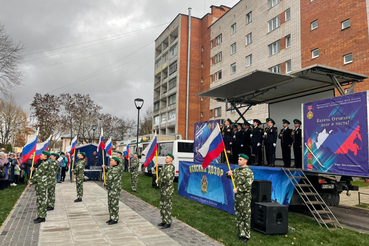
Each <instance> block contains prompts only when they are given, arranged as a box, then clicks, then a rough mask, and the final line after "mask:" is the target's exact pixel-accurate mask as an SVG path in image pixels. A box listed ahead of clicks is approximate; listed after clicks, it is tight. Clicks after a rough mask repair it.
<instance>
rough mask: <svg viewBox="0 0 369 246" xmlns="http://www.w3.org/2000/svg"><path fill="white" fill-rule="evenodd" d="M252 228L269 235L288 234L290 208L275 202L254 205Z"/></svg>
mask: <svg viewBox="0 0 369 246" xmlns="http://www.w3.org/2000/svg"><path fill="white" fill-rule="evenodd" d="M251 220H252V222H251V226H252V228H253V229H254V230H255V231H259V232H261V233H264V234H267V235H275V234H287V233H288V207H287V206H285V205H281V204H279V203H273V202H256V203H254V204H253V205H252V216H251Z"/></svg>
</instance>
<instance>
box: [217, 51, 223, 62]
mask: <svg viewBox="0 0 369 246" xmlns="http://www.w3.org/2000/svg"><path fill="white" fill-rule="evenodd" d="M220 61H222V52H219V53H218V54H216V55H215V64H217V63H218V62H220Z"/></svg>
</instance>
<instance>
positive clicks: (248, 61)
mask: <svg viewBox="0 0 369 246" xmlns="http://www.w3.org/2000/svg"><path fill="white" fill-rule="evenodd" d="M251 65H252V54H250V55H248V56H246V67H250V66H251Z"/></svg>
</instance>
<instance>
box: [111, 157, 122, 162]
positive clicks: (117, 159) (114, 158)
mask: <svg viewBox="0 0 369 246" xmlns="http://www.w3.org/2000/svg"><path fill="white" fill-rule="evenodd" d="M112 159H113V160H114V161H116V162H117V163H119V162H120V160H119V158H118V157H113V158H112Z"/></svg>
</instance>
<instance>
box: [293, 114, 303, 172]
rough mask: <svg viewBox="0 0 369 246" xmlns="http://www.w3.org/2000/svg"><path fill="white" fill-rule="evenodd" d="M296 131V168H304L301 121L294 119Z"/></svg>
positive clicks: (294, 135)
mask: <svg viewBox="0 0 369 246" xmlns="http://www.w3.org/2000/svg"><path fill="white" fill-rule="evenodd" d="M293 123H294V124H295V129H294V130H293V131H292V138H293V154H294V155H295V168H302V138H301V137H302V135H301V131H302V130H301V121H300V120H298V119H294V120H293Z"/></svg>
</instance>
